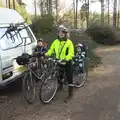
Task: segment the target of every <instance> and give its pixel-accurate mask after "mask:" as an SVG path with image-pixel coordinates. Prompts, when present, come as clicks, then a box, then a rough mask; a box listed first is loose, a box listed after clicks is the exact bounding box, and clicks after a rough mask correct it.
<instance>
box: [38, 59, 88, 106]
mask: <svg viewBox="0 0 120 120" xmlns="http://www.w3.org/2000/svg"><path fill="white" fill-rule="evenodd" d="M50 60H52V61H53V62H54V65H53V67H51V68H50V70H48V71H47V77H46V79H45V80H44V81H42V84H41V87H40V90H39V99H40V101H41V102H42V103H44V104H48V103H50V102H51V101H52V99H53V98H54V96H55V95H56V92H57V89H58V85H59V82H60V81H59V80H60V75H59V70H60V69H61V67H59V65H60V64H61V60H56V59H53V58H50ZM76 65H77V64H74V68H73V71H74V70H75V71H74V73H73V74H74V76H75V75H78V67H76ZM86 80H87V75H86V79H85V80H84V82H82V84H79V85H78V84H76V81H75V80H74V79H73V83H74V86H75V87H76V88H78V87H81V86H83V85H84V84H83V83H85V82H86ZM62 82H63V83H64V84H65V85H67V79H66V75H65V70H64V68H63V80H62ZM49 83H50V85H49ZM51 84H53V85H52V86H51ZM47 89H48V90H50V92H48V90H47ZM45 91H47V93H48V94H46V93H44V92H45ZM49 93H51V94H49ZM46 97H47V98H46Z"/></svg>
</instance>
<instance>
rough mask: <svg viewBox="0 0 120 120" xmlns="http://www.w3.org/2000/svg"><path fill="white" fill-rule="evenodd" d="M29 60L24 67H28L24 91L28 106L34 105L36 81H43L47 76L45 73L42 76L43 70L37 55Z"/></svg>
mask: <svg viewBox="0 0 120 120" xmlns="http://www.w3.org/2000/svg"><path fill="white" fill-rule="evenodd" d="M28 59H29V60H28V62H26V64H25V65H24V66H26V67H27V71H26V72H25V75H24V78H23V82H22V90H23V96H24V99H25V100H26V102H27V103H28V104H32V103H33V101H34V99H35V96H36V81H37V80H38V81H42V79H43V77H44V76H45V71H43V72H41V74H40V73H39V72H40V70H41V62H40V61H39V57H37V56H35V55H28ZM44 69H46V68H44Z"/></svg>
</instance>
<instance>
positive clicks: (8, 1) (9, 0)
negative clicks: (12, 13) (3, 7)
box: [8, 0, 10, 8]
mask: <svg viewBox="0 0 120 120" xmlns="http://www.w3.org/2000/svg"><path fill="white" fill-rule="evenodd" d="M8 6H9V8H10V0H8Z"/></svg>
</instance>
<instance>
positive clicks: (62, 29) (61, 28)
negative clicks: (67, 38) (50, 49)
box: [58, 25, 68, 33]
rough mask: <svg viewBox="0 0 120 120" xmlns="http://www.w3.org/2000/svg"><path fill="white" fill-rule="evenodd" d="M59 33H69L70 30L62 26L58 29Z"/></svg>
mask: <svg viewBox="0 0 120 120" xmlns="http://www.w3.org/2000/svg"><path fill="white" fill-rule="evenodd" d="M59 31H62V32H65V33H68V29H67V28H66V27H65V26H63V25H60V26H59V27H58V32H59Z"/></svg>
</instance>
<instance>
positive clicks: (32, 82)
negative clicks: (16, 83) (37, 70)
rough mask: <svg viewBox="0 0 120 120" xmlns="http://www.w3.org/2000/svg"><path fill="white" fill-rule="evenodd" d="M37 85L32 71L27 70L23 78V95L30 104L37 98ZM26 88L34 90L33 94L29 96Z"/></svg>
mask: <svg viewBox="0 0 120 120" xmlns="http://www.w3.org/2000/svg"><path fill="white" fill-rule="evenodd" d="M28 85H29V86H28ZM35 86H36V83H35V79H34V78H33V76H32V75H31V73H30V72H27V73H26V74H25V76H24V78H23V84H22V90H23V97H24V99H25V101H26V102H27V103H28V104H32V103H33V101H34V99H35V95H36V89H35ZM26 88H27V89H29V90H31V91H32V94H31V95H30V96H28V93H27V92H28V91H27V89H26Z"/></svg>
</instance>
